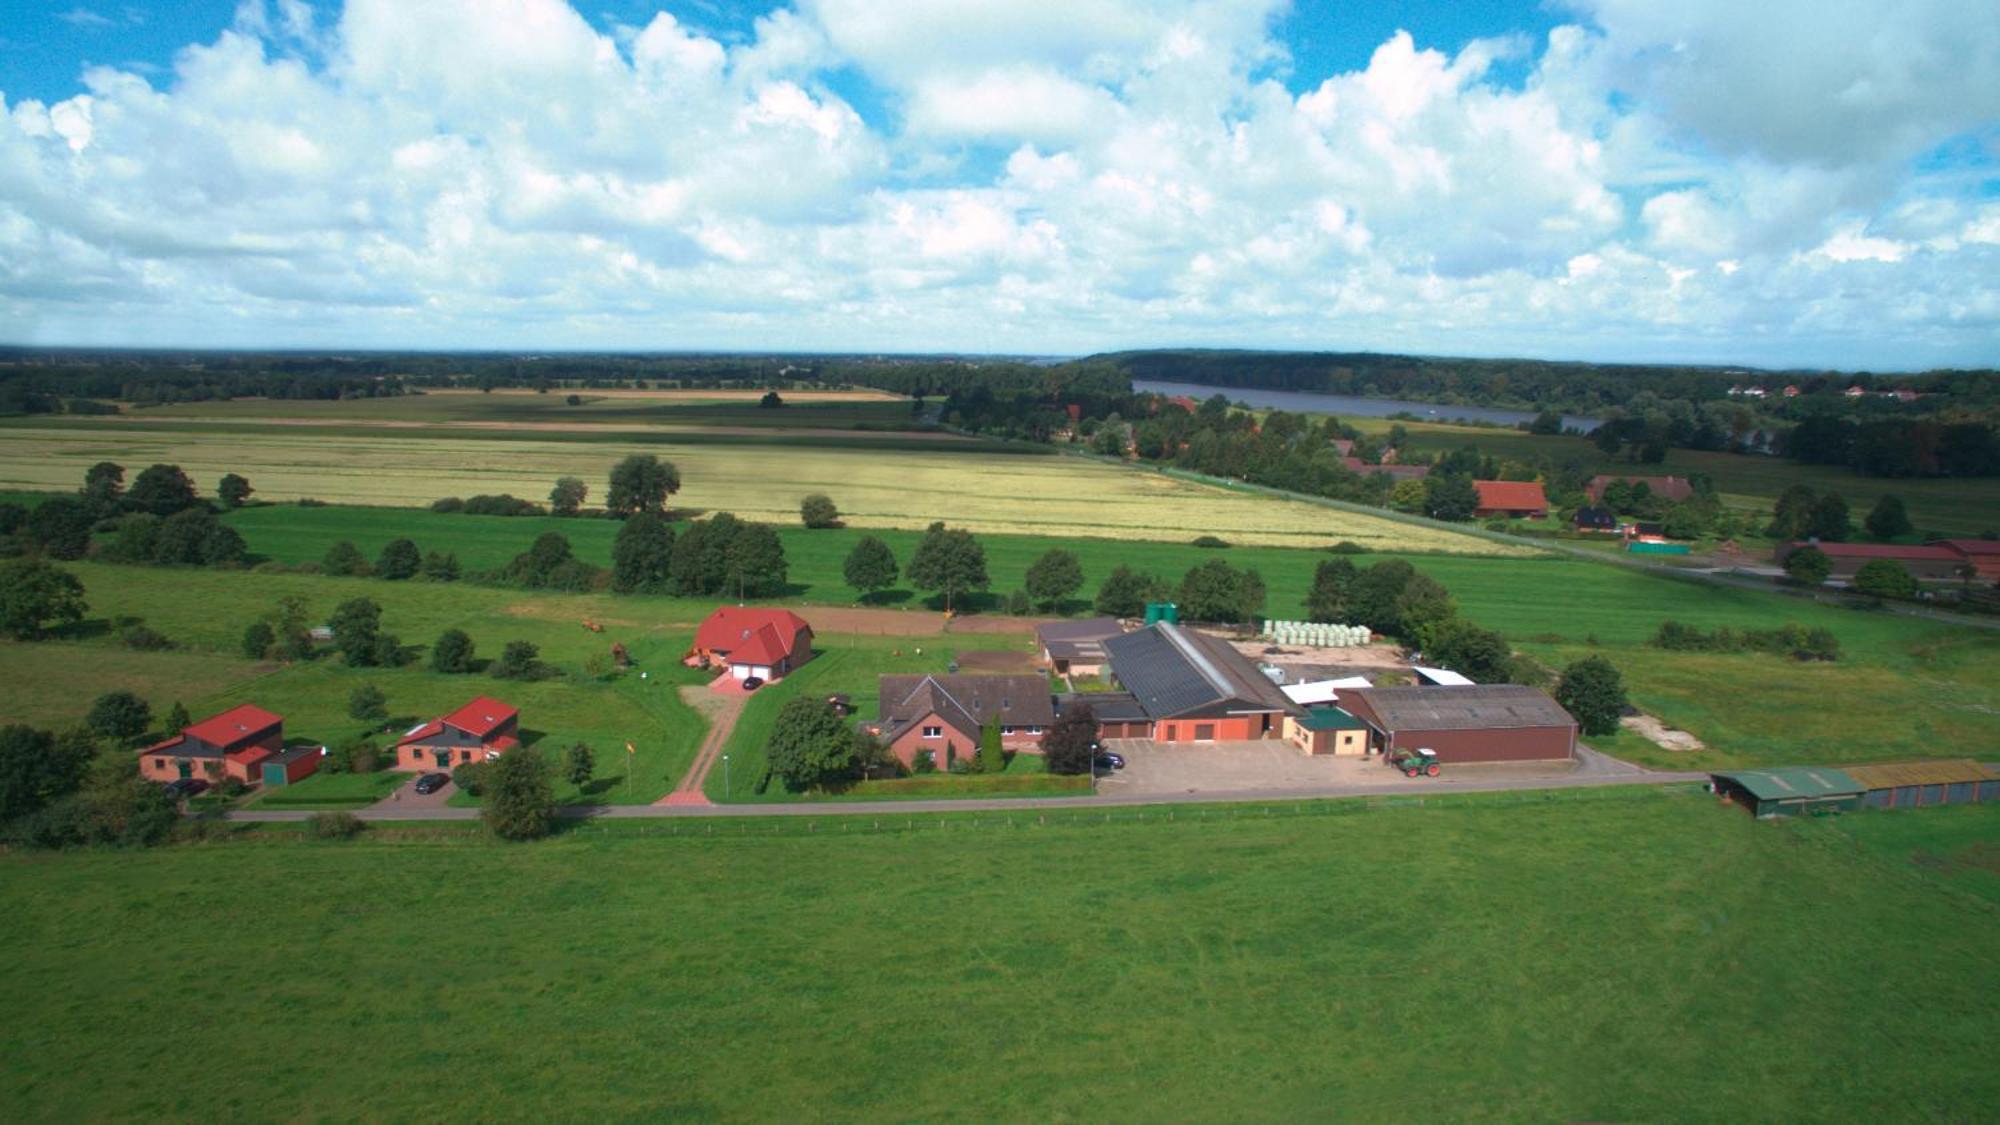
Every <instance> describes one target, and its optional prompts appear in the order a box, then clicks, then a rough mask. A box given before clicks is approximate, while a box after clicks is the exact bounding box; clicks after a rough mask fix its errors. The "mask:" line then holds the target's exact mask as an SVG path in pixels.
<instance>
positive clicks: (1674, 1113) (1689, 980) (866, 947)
mask: <svg viewBox="0 0 2000 1125" xmlns="http://www.w3.org/2000/svg"><path fill="white" fill-rule="evenodd" d="M1174 811H1175V814H1176V815H1175V818H1174V819H1173V820H1171V821H1169V820H1168V819H1167V813H1166V810H1158V809H1155V810H1143V811H1135V810H1123V811H1119V812H1116V813H1115V814H1114V815H1113V817H1111V818H1109V820H1108V822H1107V818H1106V817H1105V816H1104V815H1103V814H1102V813H1100V812H1098V811H1096V810H1092V811H1090V812H1088V813H1079V814H1071V813H1066V812H1050V813H1047V814H1040V813H1014V814H1011V815H1009V814H997V815H996V814H993V813H983V814H977V815H976V816H975V815H972V814H966V815H959V816H954V817H950V818H947V819H946V820H945V821H944V822H943V824H942V825H940V821H939V818H938V817H936V816H935V815H933V816H929V817H921V818H920V817H909V818H900V817H899V818H892V819H890V820H888V821H882V820H880V818H877V820H876V822H874V823H871V820H870V819H869V818H861V819H858V820H849V821H846V822H845V823H844V828H843V822H841V821H836V820H832V819H828V818H824V817H815V818H808V819H804V820H801V819H799V818H773V819H771V820H765V821H759V822H754V823H743V822H730V821H723V822H719V823H686V824H679V825H673V826H671V827H672V828H674V829H676V830H678V831H679V832H680V833H681V835H679V836H670V835H667V832H668V830H669V827H670V826H668V825H662V824H645V825H634V824H622V825H621V824H604V823H600V824H591V825H586V826H583V827H581V828H577V829H573V830H571V831H570V832H569V833H567V834H565V835H563V836H560V837H558V838H556V839H554V840H550V841H545V842H542V843H538V844H531V845H515V846H504V845H498V844H492V843H487V842H485V841H484V840H483V839H482V838H481V837H479V836H478V835H477V834H476V832H477V830H476V828H466V829H447V828H437V829H402V830H399V829H393V828H391V829H382V828H377V829H374V830H371V831H370V832H369V833H368V834H366V835H364V836H363V837H362V838H361V839H359V840H356V841H352V842H348V843H307V842H304V841H296V840H288V839H286V838H285V837H284V836H281V835H280V834H279V833H276V832H269V831H265V832H258V833H253V834H250V835H248V836H246V837H243V838H241V839H239V840H234V841H228V842H222V843H211V844H206V845H187V846H180V847H172V848H165V849H160V850H156V851H151V852H143V853H128V854H112V853H77V854H68V855H7V856H0V896H4V898H5V901H6V902H7V903H8V904H9V909H8V910H7V911H5V912H4V914H0V987H4V988H5V990H6V992H7V995H8V996H9V997H10V998H11V999H10V1004H9V1011H8V1018H7V1019H6V1020H5V1021H0V1059H4V1060H5V1062H4V1063H0V1115H4V1116H5V1118H6V1119H7V1120H10V1121H44V1120H64V1121H93V1120H110V1119H127V1120H130V1119H146V1120H174V1121H179V1120H215V1119H217V1118H218V1117H221V1118H230V1119H247V1120H271V1119H289V1118H297V1117H313V1118H325V1119H335V1120H354V1119H364V1120H407V1119H423V1120H437V1121H472V1120H478V1121H515V1120H520V1121H550V1120H664V1119H684V1118H685V1119H723V1120H787V1121H792V1120H842V1121H880V1120H938V1119H945V1118H962V1119H973V1120H1032V1121H1049V1120H1130V1121H1188V1120H1308V1119H1310V1120H1320V1119H1342V1120H1360V1121H1426V1122H1428V1121H1439V1120H1464V1119H1471V1118H1479V1119H1495V1120H1535V1121H1579V1120H1601V1121H1637V1120H1651V1121H1692V1120H1713V1121H1777V1120H1849V1119H1870V1120H1896V1121H1900V1120H1912V1119H1919V1120H1945V1121H1971V1120H1979V1119H1983V1118H1985V1117H1988V1116H1990V1112H1991V1107H1992V1106H1993V1105H1994V1104H1995V1102H1996V1101H1997V1100H2000V1078H1996V1077H1995V1075H1994V1071H1993V1068H1992V1066H1991V1051H1992V1044H1993V1042H1994V1040H1995V1037H1996V1035H2000V1008H1996V1006H1995V1004H1994V1003H1993V996H1992V989H1991V987H1990V984H1991V982H1992V981H1993V980H1994V979H1996V976H2000V911H1996V909H1995V904H1994V902H1993V901H1992V900H1991V899H1990V898H1989V897H1984V896H1983V895H1982V893H1981V892H1982V890H1985V891H1990V889H1991V886H1992V884H1991V883H1990V881H1989V882H1986V883H1984V884H1982V883H1981V882H1979V881H1977V880H1974V879H1966V878H1961V877H1959V876H1958V875H1956V874H1954V872H1955V871H1956V870H1957V869H1960V868H1965V867H1985V868H1987V869H1988V870H1990V869H1991V866H1992V864H1993V853H1992V846H1993V840H1994V838H1995V832H1996V830H2000V809H1996V808H1967V809H1938V810H1921V811H1911V812H1900V813H1897V812H1890V813H1868V814H1861V815H1859V816H1856V817H1852V818H1840V819H1839V820H1837V821H1835V822H1832V823H1828V822H1822V821H1812V822H1799V823H1783V824H1770V823H1761V824H1760V823H1756V822H1753V821H1751V820H1750V819H1749V818H1747V817H1745V816H1743V815H1742V814H1741V813H1740V812H1738V811H1737V810H1734V809H1731V808H1726V807H1721V806H1718V805H1717V804H1716V803H1715V802H1714V801H1713V800H1712V799H1710V798H1708V797H1706V796H1705V795H1702V794H1699V793H1698V792H1695V791H1694V790H1693V787H1687V788H1685V789H1682V790H1679V791H1675V792H1665V793H1659V792H1629V791H1620V792H1614V793H1604V794H1586V795H1567V796H1563V797H1559V798H1555V799H1542V798H1540V797H1539V796H1537V797H1534V798H1527V799H1524V798H1522V797H1505V796H1502V799H1498V800H1485V799H1478V798H1472V799H1459V798H1453V799H1450V800H1449V801H1448V803H1447V804H1446V806H1445V807H1439V806H1438V805H1437V804H1436V803H1434V802H1433V803H1432V804H1430V805H1429V806H1427V807H1424V808H1418V807H1415V806H1414V805H1413V804H1412V805H1404V806H1400V807H1375V808H1369V807H1367V806H1365V805H1363V804H1362V803H1360V802H1341V803H1331V804H1320V805H1306V806H1290V807H1278V808H1273V809H1270V810H1268V813H1267V810H1265V809H1261V808H1251V809H1243V810H1229V809H1206V810H1192V809H1177V810H1174ZM1232 813H1233V815H1232ZM1141 817H1143V818H1144V819H1143V820H1142V819H1140V818H1141ZM1850 820H1851V821H1853V822H1855V825H1856V826H1857V827H1861V826H1862V825H1861V822H1863V821H1867V822H1869V826H1870V827H1872V825H1873V824H1874V823H1876V822H1881V823H1883V824H1888V823H1889V822H1891V821H1893V822H1895V823H1896V825H1901V824H1905V823H1907V824H1909V825H1910V826H1911V830H1910V831H1907V832H1892V833H1886V834H1884V833H1874V832H1865V833H1861V834H1859V835H1854V834H1850V833H1849V832H1848V831H1847V828H1848V824H1849V821H1850ZM1044 821H1046V823H1044ZM906 823H907V824H908V825H910V826H911V827H909V828H905V827H904V825H905V824H906ZM642 831H644V832H645V833H646V834H645V835H641V834H640V833H641V832H642ZM707 831H712V832H714V835H712V836H709V835H702V834H701V833H704V832H707ZM224 935H227V936H228V937H227V939H225V937H224ZM246 1044H258V1045H264V1046H267V1047H268V1046H271V1045H282V1046H285V1047H288V1048H290V1049H284V1050H279V1051H278V1053H279V1054H280V1055H282V1056H283V1059H282V1065H280V1064H279V1063H278V1062H276V1061H271V1062H269V1063H268V1064H267V1063H262V1062H260V1063H254V1064H252V1063H245V1064H240V1065H224V1066H196V1067H195V1068H194V1069H193V1070H190V1063H189V1060H190V1059H217V1058H230V1057H233V1054H234V1053H235V1052H239V1051H241V1050H242V1049H243V1048H244V1046H245V1045H246ZM163 1045H171V1049H163ZM272 1049H277V1048H276V1047H273V1048H272ZM197 1073H198V1077H195V1075H196V1074H197Z"/></svg>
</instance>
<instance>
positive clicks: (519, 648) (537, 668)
mask: <svg viewBox="0 0 2000 1125" xmlns="http://www.w3.org/2000/svg"><path fill="white" fill-rule="evenodd" d="M486 672H487V674H488V675H490V676H492V677H493V678H494V679H496V680H532V679H534V678H535V677H537V676H539V675H541V672H542V650H541V649H539V648H536V647H535V646H534V645H533V644H530V643H529V642H527V641H508V642H507V645H506V647H505V648H502V649H501V650H500V659H498V660H495V661H494V662H493V666H492V667H491V668H488V669H487V670H486Z"/></svg>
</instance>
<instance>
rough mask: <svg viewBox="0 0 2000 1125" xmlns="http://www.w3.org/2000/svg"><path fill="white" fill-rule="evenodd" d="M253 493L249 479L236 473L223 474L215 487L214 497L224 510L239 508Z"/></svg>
mask: <svg viewBox="0 0 2000 1125" xmlns="http://www.w3.org/2000/svg"><path fill="white" fill-rule="evenodd" d="M255 491H257V490H256V489H254V488H251V487H250V480H249V478H247V477H244V476H242V475H241V474H238V473H224V474H223V475H222V481H221V483H219V484H217V485H216V486H215V495H216V497H217V498H218V499H220V500H221V501H222V506H223V507H225V508H241V507H242V506H243V505H244V503H245V502H246V501H248V500H249V499H250V494H251V493H253V492H255Z"/></svg>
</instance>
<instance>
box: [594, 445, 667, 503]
mask: <svg viewBox="0 0 2000 1125" xmlns="http://www.w3.org/2000/svg"><path fill="white" fill-rule="evenodd" d="M680 490H681V474H680V470H679V469H677V468H675V467H674V464H673V462H671V461H662V460H660V459H659V458H658V457H655V456H653V455H652V454H650V453H634V454H632V455H631V456H630V457H627V458H625V459H624V460H623V461H620V462H618V464H617V465H616V466H614V467H613V468H612V470H611V489H610V491H609V492H607V493H606V494H605V500H604V506H605V508H606V509H608V510H609V511H610V512H611V513H612V514H613V515H619V516H629V515H631V514H632V513H634V512H660V511H663V510H665V508H666V504H667V497H669V496H672V495H673V494H674V493H676V492H679V491H680Z"/></svg>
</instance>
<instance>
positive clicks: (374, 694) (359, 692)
mask: <svg viewBox="0 0 2000 1125" xmlns="http://www.w3.org/2000/svg"><path fill="white" fill-rule="evenodd" d="M347 717H348V718H350V719H353V720H354V721H355V722H357V723H367V724H368V725H369V726H371V727H372V726H375V725H376V724H378V723H381V722H383V721H384V720H386V719H388V717H389V697H388V696H386V695H383V694H382V689H381V688H378V687H376V686H375V685H374V684H362V685H360V686H359V687H356V688H355V689H354V690H353V691H350V692H348V693H347Z"/></svg>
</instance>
